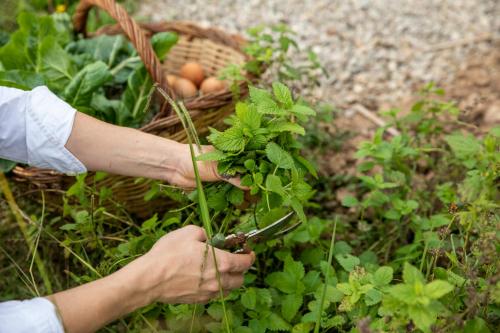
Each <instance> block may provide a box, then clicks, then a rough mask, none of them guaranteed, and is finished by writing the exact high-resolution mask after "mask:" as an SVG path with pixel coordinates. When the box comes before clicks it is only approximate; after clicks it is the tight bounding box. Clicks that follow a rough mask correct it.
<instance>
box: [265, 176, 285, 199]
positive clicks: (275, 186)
mask: <svg viewBox="0 0 500 333" xmlns="http://www.w3.org/2000/svg"><path fill="white" fill-rule="evenodd" d="M266 188H267V189H268V190H269V191H271V192H274V193H277V194H279V195H281V196H284V195H285V190H284V189H283V185H282V184H281V179H280V177H278V176H276V175H267V178H266Z"/></svg>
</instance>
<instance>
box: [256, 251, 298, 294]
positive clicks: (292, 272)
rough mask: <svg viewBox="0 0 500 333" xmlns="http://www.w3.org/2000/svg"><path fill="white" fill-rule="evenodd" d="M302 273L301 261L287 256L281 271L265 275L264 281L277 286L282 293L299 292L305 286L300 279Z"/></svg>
mask: <svg viewBox="0 0 500 333" xmlns="http://www.w3.org/2000/svg"><path fill="white" fill-rule="evenodd" d="M304 274H305V273H304V266H303V265H302V263H301V262H300V261H294V260H293V259H292V258H290V257H287V258H286V259H285V266H284V269H283V272H273V273H271V274H269V275H268V276H267V277H266V279H265V281H266V283H267V284H269V285H270V286H271V287H274V288H277V289H279V290H281V291H282V292H284V293H287V294H294V293H295V294H300V293H302V292H303V291H304V288H305V287H304V284H303V283H302V281H301V280H302V278H303V277H304Z"/></svg>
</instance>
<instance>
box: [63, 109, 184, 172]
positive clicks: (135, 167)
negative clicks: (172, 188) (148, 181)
mask: <svg viewBox="0 0 500 333" xmlns="http://www.w3.org/2000/svg"><path fill="white" fill-rule="evenodd" d="M66 148H67V149H68V150H70V151H71V152H72V153H73V155H75V156H76V157H77V158H78V159H79V160H80V161H81V162H82V163H83V164H84V165H85V166H86V167H87V169H89V170H92V171H106V172H109V173H114V174H120V175H127V176H139V177H147V178H154V179H160V180H165V181H169V180H170V179H171V178H172V177H173V175H174V174H175V172H176V171H177V169H178V161H179V155H180V154H182V153H184V149H185V147H184V145H182V144H179V143H177V142H175V141H172V140H168V139H164V138H161V137H158V136H154V135H151V134H147V133H143V132H141V131H138V130H135V129H131V128H125V127H119V126H115V125H111V124H107V123H105V122H102V121H100V120H97V119H95V118H92V117H89V116H87V115H85V114H83V113H80V112H78V113H77V114H76V117H75V121H74V125H73V130H72V132H71V135H70V137H69V139H68V142H67V143H66Z"/></svg>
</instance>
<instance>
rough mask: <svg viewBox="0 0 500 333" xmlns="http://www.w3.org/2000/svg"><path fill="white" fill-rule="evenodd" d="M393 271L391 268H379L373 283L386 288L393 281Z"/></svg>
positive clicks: (374, 275)
mask: <svg viewBox="0 0 500 333" xmlns="http://www.w3.org/2000/svg"><path fill="white" fill-rule="evenodd" d="M392 275H393V269H392V267H389V266H382V267H379V268H378V269H377V270H376V271H375V273H374V274H373V283H374V284H375V285H377V286H385V285H387V284H389V283H391V281H392Z"/></svg>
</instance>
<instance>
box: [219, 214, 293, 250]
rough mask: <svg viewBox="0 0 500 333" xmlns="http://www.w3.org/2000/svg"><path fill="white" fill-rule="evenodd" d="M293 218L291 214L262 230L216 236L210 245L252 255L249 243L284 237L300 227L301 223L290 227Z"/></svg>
mask: <svg viewBox="0 0 500 333" xmlns="http://www.w3.org/2000/svg"><path fill="white" fill-rule="evenodd" d="M292 216H293V212H290V213H288V214H286V215H285V216H283V217H282V218H280V219H279V220H276V221H275V222H273V223H271V224H270V225H268V226H267V227H264V228H262V229H253V230H250V231H249V232H247V233H243V232H237V233H235V234H231V235H228V236H224V235H222V234H217V235H215V236H214V237H213V238H212V239H211V241H210V244H211V245H213V246H215V247H217V248H219V249H224V250H233V251H234V253H250V251H251V249H250V248H249V247H248V244H247V242H248V241H252V242H254V243H258V242H262V241H266V240H270V239H275V238H279V237H282V236H284V235H286V234H287V233H289V232H290V231H292V230H294V229H295V228H297V227H298V226H299V225H300V222H297V223H295V224H292V225H290V226H288V222H289V220H290V219H291V217H292Z"/></svg>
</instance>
